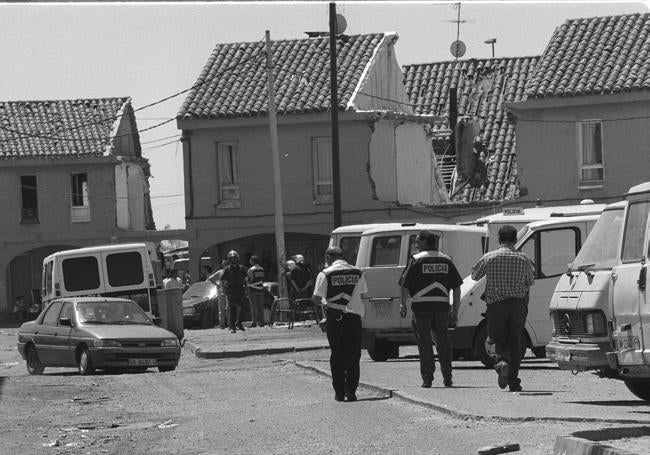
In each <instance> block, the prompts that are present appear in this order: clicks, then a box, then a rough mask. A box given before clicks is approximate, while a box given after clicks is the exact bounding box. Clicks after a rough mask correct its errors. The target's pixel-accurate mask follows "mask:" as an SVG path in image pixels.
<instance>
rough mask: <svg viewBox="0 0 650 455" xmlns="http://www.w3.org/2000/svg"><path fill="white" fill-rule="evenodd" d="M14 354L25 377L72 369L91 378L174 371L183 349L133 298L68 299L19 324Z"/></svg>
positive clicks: (49, 306)
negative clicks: (105, 373) (102, 373)
mask: <svg viewBox="0 0 650 455" xmlns="http://www.w3.org/2000/svg"><path fill="white" fill-rule="evenodd" d="M18 352H20V355H21V356H22V357H23V359H25V361H26V365H27V371H28V372H29V374H42V373H43V370H44V369H45V367H76V368H78V370H79V373H80V374H82V375H89V374H93V373H94V372H95V370H96V369H117V370H136V371H143V370H146V369H147V368H149V367H157V368H158V370H159V371H161V372H165V371H173V370H175V369H176V366H177V365H178V361H179V359H180V355H181V348H180V343H179V341H178V337H176V335H174V334H173V333H171V332H169V331H168V330H165V329H163V328H161V327H158V326H156V325H155V324H154V323H153V321H152V320H151V319H150V318H149V316H147V314H146V313H145V312H144V311H142V309H141V308H140V307H139V306H138V304H136V303H135V302H133V301H132V300H127V299H118V298H103V297H68V298H62V299H57V300H53V301H52V302H50V304H49V305H48V306H47V308H45V310H44V311H43V312H42V313H41V314H40V315H39V316H38V318H36V320H34V321H29V322H26V323H24V324H23V325H21V326H20V329H19V330H18Z"/></svg>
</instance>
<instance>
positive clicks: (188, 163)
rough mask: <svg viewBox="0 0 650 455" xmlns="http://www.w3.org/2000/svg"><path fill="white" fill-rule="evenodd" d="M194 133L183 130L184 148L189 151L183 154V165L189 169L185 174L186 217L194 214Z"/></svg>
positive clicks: (182, 140)
mask: <svg viewBox="0 0 650 455" xmlns="http://www.w3.org/2000/svg"><path fill="white" fill-rule="evenodd" d="M191 136H192V133H191V132H190V131H186V130H183V134H182V135H181V143H182V144H183V149H184V150H187V153H184V154H183V157H184V159H183V165H184V166H185V170H186V171H187V172H186V173H185V175H186V176H187V179H186V182H187V183H186V184H185V194H186V197H185V199H186V202H187V204H186V207H185V219H188V218H192V217H193V216H194V185H193V183H192V141H191V140H190V137H191Z"/></svg>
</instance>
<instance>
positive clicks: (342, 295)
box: [312, 247, 368, 401]
mask: <svg viewBox="0 0 650 455" xmlns="http://www.w3.org/2000/svg"><path fill="white" fill-rule="evenodd" d="M325 258H326V260H327V264H328V266H327V267H326V268H325V269H323V271H322V272H320V273H319V274H318V276H317V277H316V286H315V289H314V295H313V297H312V300H313V301H314V303H316V304H322V305H324V306H325V309H326V318H327V341H328V342H329V345H330V352H331V354H330V370H331V372H332V386H333V387H334V399H335V400H336V401H344V400H345V401H357V396H356V391H357V387H358V385H359V373H360V371H359V360H360V359H361V318H362V317H363V315H364V306H363V301H362V300H361V294H364V293H366V292H368V287H367V285H366V280H365V278H364V276H363V272H362V271H361V270H360V269H358V268H356V267H355V266H353V265H350V264H348V263H347V262H345V260H344V259H343V251H342V250H341V249H340V248H338V247H331V248H328V249H327V251H326V252H325Z"/></svg>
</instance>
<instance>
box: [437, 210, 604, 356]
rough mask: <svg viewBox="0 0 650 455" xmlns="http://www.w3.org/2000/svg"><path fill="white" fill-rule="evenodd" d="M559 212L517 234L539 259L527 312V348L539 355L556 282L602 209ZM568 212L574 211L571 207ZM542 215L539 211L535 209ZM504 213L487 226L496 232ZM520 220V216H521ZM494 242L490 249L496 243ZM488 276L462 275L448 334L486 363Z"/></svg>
mask: <svg viewBox="0 0 650 455" xmlns="http://www.w3.org/2000/svg"><path fill="white" fill-rule="evenodd" d="M603 207H604V205H600V204H599V205H593V206H592V210H594V211H598V210H599V209H602V208H603ZM548 213H549V214H550V213H555V215H554V216H553V217H552V218H549V219H546V220H542V221H533V222H530V223H528V224H526V225H524V226H523V227H522V228H521V229H520V230H519V234H518V238H519V239H518V241H517V243H516V244H515V248H516V249H517V250H520V251H523V252H524V253H526V255H528V257H530V258H531V259H532V260H533V261H534V262H535V283H534V284H533V286H531V288H530V293H529V303H528V316H527V318H526V325H525V334H524V336H525V337H526V339H525V343H524V344H522V347H523V349H524V352H522V356H523V354H524V353H525V349H526V348H527V347H530V348H531V350H532V352H533V353H534V354H535V356H536V357H540V358H543V357H545V346H546V344H547V343H548V342H549V341H550V339H551V321H550V319H549V312H548V306H549V301H550V299H551V296H552V295H553V290H554V289H555V285H556V283H557V281H558V279H559V277H560V276H562V274H564V273H565V272H566V271H567V267H568V265H569V264H570V263H571V261H573V259H574V257H575V255H576V254H577V253H578V251H579V250H580V247H581V246H582V244H583V242H584V241H585V239H586V238H587V235H588V234H589V231H591V229H592V228H593V226H594V225H595V223H596V221H597V220H598V218H599V216H600V215H599V214H592V215H582V216H567V217H565V216H564V215H563V214H562V213H565V212H557V211H556V212H548ZM566 213H571V214H575V213H576V212H575V211H573V210H571V211H569V212H566ZM536 215H539V214H536ZM507 219H508V218H507V216H506V217H500V218H499V219H497V220H496V223H493V222H489V223H488V225H489V227H488V231H494V232H495V233H494V234H493V235H494V236H496V235H497V234H496V232H498V229H494V227H495V226H494V225H498V226H499V227H500V226H502V225H504V224H510V223H508V222H506V221H505V220H507ZM520 220H522V218H520ZM490 241H491V243H494V245H493V246H492V248H491V249H494V248H496V246H497V245H496V243H497V242H494V241H492V239H490ZM484 292H485V277H483V278H481V279H480V280H478V281H474V280H473V279H472V278H471V276H467V277H466V278H465V279H464V280H463V284H462V286H461V301H460V306H459V311H458V321H457V323H456V327H455V328H454V329H452V330H451V333H450V339H451V344H452V347H453V349H454V357H456V358H464V359H478V360H480V361H481V362H482V363H483V364H484V365H485V366H486V367H490V368H491V367H493V364H494V361H493V359H492V357H491V356H490V354H489V353H488V352H487V350H486V344H485V342H486V339H487V321H486V319H485V312H486V309H487V306H486V305H487V304H486V302H485V300H484V299H483V298H484Z"/></svg>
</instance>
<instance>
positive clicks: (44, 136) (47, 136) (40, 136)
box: [0, 42, 264, 142]
mask: <svg viewBox="0 0 650 455" xmlns="http://www.w3.org/2000/svg"><path fill="white" fill-rule="evenodd" d="M260 44H263V43H262V42H260ZM261 49H262V48H260V49H259V50H258V52H256V53H253V54H252V55H251V56H249V57H247V58H245V59H243V60H239V61H237V62H235V63H233V64H232V65H230V66H228V67H227V68H225V69H224V70H222V71H220V72H218V73H216V74H214V75H213V76H210V77H208V78H206V79H203V80H201V81H199V82H196V83H195V84H193V85H192V86H191V87H189V88H186V89H184V90H181V91H179V92H176V93H174V94H172V95H169V96H166V97H164V98H161V99H159V100H157V101H154V102H152V103H149V104H146V105H144V106H142V107H139V108H137V109H133V113H134V114H135V113H136V112H140V111H142V110H145V109H148V108H150V107H153V106H156V105H158V104H162V103H164V102H165V101H169V100H171V99H173V98H175V97H177V96H180V95H182V94H184V93H187V92H190V91H192V90H195V89H197V88H199V87H201V86H202V85H204V84H206V83H209V82H212V81H213V80H215V79H217V78H219V77H221V76H223V75H224V74H225V73H226V72H228V71H231V70H233V69H236V68H237V67H238V66H240V65H243V64H245V63H247V62H249V61H251V60H253V59H255V58H259V57H260V55H261V56H264V54H263V53H261V52H260V51H261ZM124 115H126V114H120V115H113V116H110V117H104V118H103V119H101V120H97V121H93V122H89V123H82V124H79V125H76V126H74V127H69V128H62V129H61V130H59V131H58V132H57V133H60V132H66V131H73V130H78V129H80V128H85V127H88V126H93V125H104V124H107V123H109V122H110V123H113V122H114V121H115V120H117V119H120V118H122V117H123V116H124ZM174 120H176V117H173V118H171V119H166V120H165V121H163V122H160V123H158V124H156V125H154V126H151V127H148V128H144V129H141V130H138V131H136V132H137V133H141V132H144V131H149V130H152V129H154V128H158V127H160V126H162V125H165V124H167V123H170V122H172V121H174ZM0 129H3V130H5V131H7V132H10V133H13V134H18V135H21V136H24V137H33V138H36V139H51V140H66V138H65V137H61V136H53V135H51V134H46V133H27V132H24V131H18V130H13V129H11V128H7V127H5V126H1V125H0ZM133 134H135V133H129V134H125V135H122V136H114V137H115V138H117V137H124V136H131V135H133ZM20 139H21V138H12V139H3V140H0V142H11V141H16V140H20ZM68 140H73V141H80V142H81V141H83V142H85V141H93V140H91V139H68ZM94 141H96V140H94Z"/></svg>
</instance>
